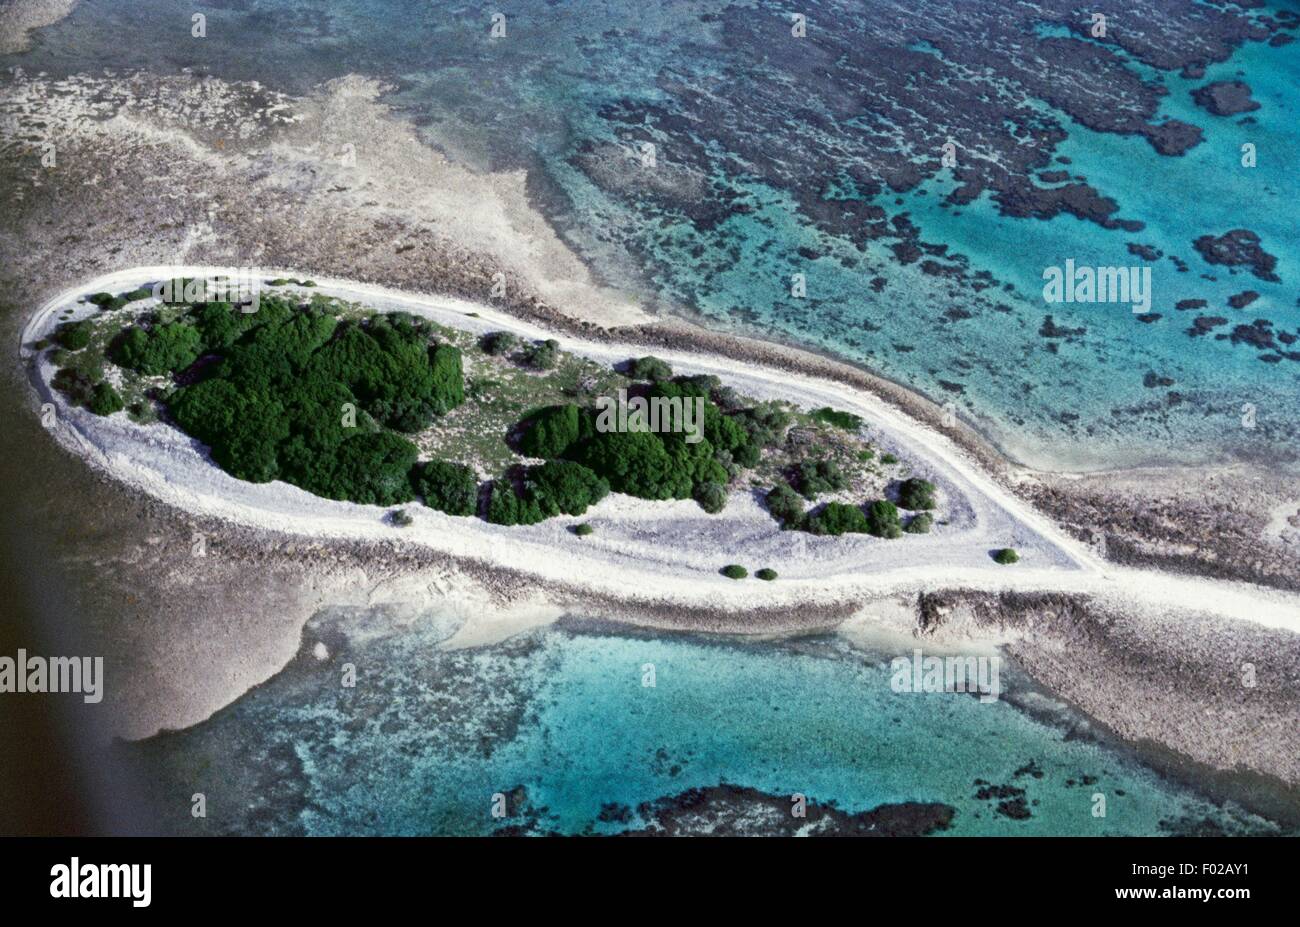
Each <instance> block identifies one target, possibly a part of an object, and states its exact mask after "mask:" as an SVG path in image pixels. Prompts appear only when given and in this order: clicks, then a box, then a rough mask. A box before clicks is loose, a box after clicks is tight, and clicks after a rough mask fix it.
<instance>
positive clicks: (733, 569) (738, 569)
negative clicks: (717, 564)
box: [718, 563, 749, 579]
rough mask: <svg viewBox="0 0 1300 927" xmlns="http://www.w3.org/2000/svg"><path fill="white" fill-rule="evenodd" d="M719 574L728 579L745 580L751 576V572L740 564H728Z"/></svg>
mask: <svg viewBox="0 0 1300 927" xmlns="http://www.w3.org/2000/svg"><path fill="white" fill-rule="evenodd" d="M718 572H719V573H721V574H722V575H723V576H725V577H727V579H744V578H745V577H746V576H748V575H749V570H747V569H745V568H744V567H743V566H741V565H740V564H738V563H731V564H728V565H727V566H724V567H723V568H722V569H721V570H719V571H718Z"/></svg>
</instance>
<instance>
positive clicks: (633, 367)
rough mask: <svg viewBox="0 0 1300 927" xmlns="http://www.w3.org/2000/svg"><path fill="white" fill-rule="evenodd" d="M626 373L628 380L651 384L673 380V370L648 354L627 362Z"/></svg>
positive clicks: (665, 363)
mask: <svg viewBox="0 0 1300 927" xmlns="http://www.w3.org/2000/svg"><path fill="white" fill-rule="evenodd" d="M626 373H627V376H628V378H629V379H632V380H648V381H649V382H651V383H661V382H664V381H666V380H671V379H672V378H673V368H672V367H670V366H669V365H668V363H667V362H666V361H662V360H660V359H659V358H657V357H652V356H651V355H648V354H647V355H646V356H645V357H637V358H634V359H633V360H630V361H628V362H627V370H626Z"/></svg>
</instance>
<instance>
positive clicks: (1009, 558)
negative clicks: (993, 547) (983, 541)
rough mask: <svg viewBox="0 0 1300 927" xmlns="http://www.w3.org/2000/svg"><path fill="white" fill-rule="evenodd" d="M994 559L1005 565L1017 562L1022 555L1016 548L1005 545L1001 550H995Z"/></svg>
mask: <svg viewBox="0 0 1300 927" xmlns="http://www.w3.org/2000/svg"><path fill="white" fill-rule="evenodd" d="M993 559H994V561H996V562H997V563H1000V564H1002V565H1003V566H1008V565H1010V564H1012V563H1015V562H1017V561H1018V560H1019V559H1020V555H1019V554H1018V553H1016V552H1015V551H1014V550H1012V549H1011V548H1010V547H1004V548H1002V549H1001V550H998V551H994V553H993Z"/></svg>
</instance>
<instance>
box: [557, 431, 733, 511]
mask: <svg viewBox="0 0 1300 927" xmlns="http://www.w3.org/2000/svg"><path fill="white" fill-rule="evenodd" d="M706 443H707V442H704V441H700V442H699V443H698V444H695V445H689V444H685V442H680V445H681V446H684V447H687V448H689V447H700V446H702V445H704V444H706ZM711 451H712V449H710V452H711ZM566 456H567V457H568V458H569V459H570V460H575V461H577V462H578V463H580V464H582V465H583V466H586V467H589V468H591V469H592V470H594V471H595V472H596V473H598V474H599V475H600V476H603V477H604V478H605V479H606V480H608V481H609V487H610V489H612V490H613V491H615V492H622V493H627V494H628V495H629V496H638V497H640V498H642V499H685V498H687V497H688V496H690V494H691V489H692V487H693V486H694V483H695V481H694V479H693V478H692V476H693V473H692V472H691V470H688V469H687V468H686V467H684V466H683V465H682V462H681V460H680V459H679V458H675V457H674V456H673V455H671V454H669V452H668V450H667V449H666V448H665V444H664V441H663V440H662V439H661V438H660V436H659V435H657V434H654V433H652V432H649V431H600V432H596V433H595V434H593V435H592V436H591V437H590V438H589V439H588V440H586V441H582V442H580V443H578V444H577V445H575V446H573V447H571V448H569V450H568V451H567V452H566Z"/></svg>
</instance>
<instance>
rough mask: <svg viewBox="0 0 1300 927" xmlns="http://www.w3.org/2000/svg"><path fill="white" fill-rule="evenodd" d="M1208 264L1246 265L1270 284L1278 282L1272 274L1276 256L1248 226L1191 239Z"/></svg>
mask: <svg viewBox="0 0 1300 927" xmlns="http://www.w3.org/2000/svg"><path fill="white" fill-rule="evenodd" d="M1192 247H1194V248H1195V249H1196V250H1197V251H1198V252H1199V253H1200V255H1201V257H1202V258H1204V259H1205V262H1206V263H1207V264H1220V265H1222V266H1225V267H1249V268H1250V272H1251V273H1253V274H1254V275H1255V276H1256V277H1258V278H1259V279H1261V280H1267V281H1268V282H1269V283H1281V282H1282V281H1281V278H1280V277H1278V275H1277V274H1276V273H1274V272H1273V271H1274V268H1275V267H1277V258H1276V257H1274V256H1273V255H1271V254H1269V253H1268V252H1267V251H1265V250H1264V248H1263V246H1262V244H1261V243H1260V240H1259V236H1258V235H1257V234H1255V233H1254V232H1252V231H1251V230H1250V229H1233V230H1232V231H1230V232H1225V233H1224V234H1222V235H1220V236H1218V237H1217V238H1216V237H1215V236H1213V235H1202V236H1201V237H1200V238H1198V239H1196V241H1194V242H1192Z"/></svg>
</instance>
